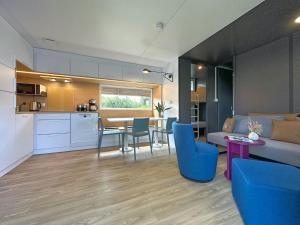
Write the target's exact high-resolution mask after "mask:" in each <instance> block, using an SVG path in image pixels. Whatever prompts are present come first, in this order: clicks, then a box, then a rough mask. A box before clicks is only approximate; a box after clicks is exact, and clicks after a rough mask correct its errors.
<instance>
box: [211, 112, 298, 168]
mask: <svg viewBox="0 0 300 225" xmlns="http://www.w3.org/2000/svg"><path fill="white" fill-rule="evenodd" d="M251 118H252V119H253V120H256V121H258V122H259V123H261V124H263V128H264V132H263V134H262V137H261V139H263V140H264V141H265V142H266V144H265V145H262V146H254V147H250V149H249V151H250V154H252V155H256V156H260V157H263V158H266V159H271V160H274V161H278V162H282V163H286V164H290V165H294V166H297V167H300V145H298V144H293V143H288V142H282V141H276V140H272V139H270V137H271V134H272V120H274V119H277V120H281V119H285V118H283V117H280V116H279V117H274V116H272V117H271V116H258V117H251ZM235 120H236V122H235V126H234V129H233V133H225V132H216V133H209V134H208V135H207V141H208V142H209V143H212V144H216V145H220V146H224V147H226V142H225V140H224V137H225V136H228V135H236V136H245V135H247V133H248V128H247V121H248V120H249V117H247V116H236V117H235Z"/></svg>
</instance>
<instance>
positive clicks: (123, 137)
mask: <svg viewBox="0 0 300 225" xmlns="http://www.w3.org/2000/svg"><path fill="white" fill-rule="evenodd" d="M124 139H125V134H122V153H123V154H124Z"/></svg>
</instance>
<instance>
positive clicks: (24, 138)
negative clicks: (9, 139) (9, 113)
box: [15, 114, 33, 158]
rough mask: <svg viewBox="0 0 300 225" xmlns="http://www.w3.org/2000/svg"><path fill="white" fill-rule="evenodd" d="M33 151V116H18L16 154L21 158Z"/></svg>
mask: <svg viewBox="0 0 300 225" xmlns="http://www.w3.org/2000/svg"><path fill="white" fill-rule="evenodd" d="M32 151H33V114H16V132H15V152H16V154H17V155H18V156H19V158H22V157H26V156H27V155H31V154H32Z"/></svg>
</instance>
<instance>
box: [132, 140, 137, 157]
mask: <svg viewBox="0 0 300 225" xmlns="http://www.w3.org/2000/svg"><path fill="white" fill-rule="evenodd" d="M132 140H133V151H134V161H136V152H135V137H134V136H132Z"/></svg>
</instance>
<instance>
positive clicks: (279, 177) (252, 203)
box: [232, 159, 300, 225]
mask: <svg viewBox="0 0 300 225" xmlns="http://www.w3.org/2000/svg"><path fill="white" fill-rule="evenodd" d="M232 194H233V197H234V199H235V201H236V204H237V206H238V208H239V210H240V213H241V216H242V218H243V220H244V222H245V224H246V225H271V224H272V225H300V169H297V168H296V167H292V166H288V165H284V164H279V163H271V162H263V161H258V160H245V159H244V160H243V159H233V161H232Z"/></svg>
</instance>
